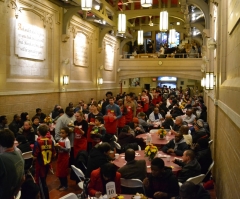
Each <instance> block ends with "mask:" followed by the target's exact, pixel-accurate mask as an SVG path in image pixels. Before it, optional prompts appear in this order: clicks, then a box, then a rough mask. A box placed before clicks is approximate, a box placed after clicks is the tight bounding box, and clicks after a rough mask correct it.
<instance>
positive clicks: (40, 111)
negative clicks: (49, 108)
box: [35, 108, 46, 123]
mask: <svg viewBox="0 0 240 199" xmlns="http://www.w3.org/2000/svg"><path fill="white" fill-rule="evenodd" d="M35 116H37V117H39V120H40V123H43V122H44V119H45V118H46V114H44V113H42V109H40V108H37V109H36V115H35Z"/></svg>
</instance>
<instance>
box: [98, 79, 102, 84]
mask: <svg viewBox="0 0 240 199" xmlns="http://www.w3.org/2000/svg"><path fill="white" fill-rule="evenodd" d="M98 84H99V85H101V84H103V78H101V77H100V78H98Z"/></svg>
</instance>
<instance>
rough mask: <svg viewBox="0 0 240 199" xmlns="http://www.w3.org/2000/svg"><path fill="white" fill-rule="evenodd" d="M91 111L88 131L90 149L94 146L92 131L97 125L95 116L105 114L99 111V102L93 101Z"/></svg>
mask: <svg viewBox="0 0 240 199" xmlns="http://www.w3.org/2000/svg"><path fill="white" fill-rule="evenodd" d="M90 111H91V112H90V113H89V114H88V125H89V126H88V131H87V142H88V151H90V150H91V148H92V141H93V140H92V138H91V131H92V128H93V126H95V118H96V117H98V116H101V117H102V116H103V115H102V113H100V112H99V111H98V104H97V102H93V103H92V104H91V107H90Z"/></svg>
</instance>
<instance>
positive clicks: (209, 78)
mask: <svg viewBox="0 0 240 199" xmlns="http://www.w3.org/2000/svg"><path fill="white" fill-rule="evenodd" d="M213 87H214V75H213V72H206V84H205V88H206V90H213Z"/></svg>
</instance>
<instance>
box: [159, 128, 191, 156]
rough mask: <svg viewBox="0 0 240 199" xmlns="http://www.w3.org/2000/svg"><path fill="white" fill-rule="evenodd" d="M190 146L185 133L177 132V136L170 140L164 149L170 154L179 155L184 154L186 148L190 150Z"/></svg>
mask: <svg viewBox="0 0 240 199" xmlns="http://www.w3.org/2000/svg"><path fill="white" fill-rule="evenodd" d="M188 149H189V146H188V145H187V143H186V142H185V140H184V138H183V135H182V134H181V133H177V134H176V135H175V138H174V139H172V140H170V142H168V143H167V144H166V145H165V146H164V147H163V148H162V151H163V152H164V153H168V154H174V153H175V155H177V156H182V155H183V152H184V151H185V150H188Z"/></svg>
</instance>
